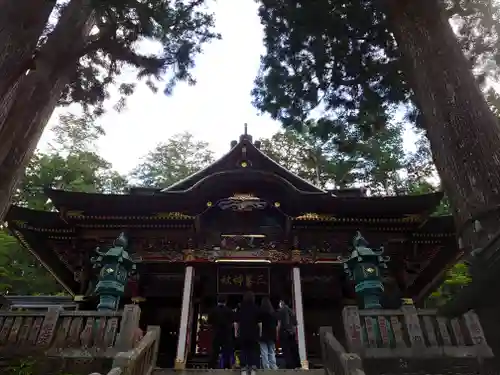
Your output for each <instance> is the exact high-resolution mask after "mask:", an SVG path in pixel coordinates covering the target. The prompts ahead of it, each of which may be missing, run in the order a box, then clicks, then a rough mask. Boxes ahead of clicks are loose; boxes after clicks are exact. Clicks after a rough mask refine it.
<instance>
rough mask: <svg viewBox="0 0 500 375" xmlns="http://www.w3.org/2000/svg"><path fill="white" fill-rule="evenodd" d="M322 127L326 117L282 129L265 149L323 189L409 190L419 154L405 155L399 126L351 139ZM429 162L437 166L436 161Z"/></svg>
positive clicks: (426, 176)
mask: <svg viewBox="0 0 500 375" xmlns="http://www.w3.org/2000/svg"><path fill="white" fill-rule="evenodd" d="M321 126H322V124H321V123H320V122H313V121H307V122H306V123H305V124H304V125H303V126H302V131H300V132H298V131H296V130H293V129H288V130H286V131H284V132H279V133H277V134H275V135H274V136H273V137H271V138H270V139H263V140H262V146H261V150H262V151H263V152H264V153H266V154H267V155H268V156H269V157H271V158H272V159H274V160H275V161H276V162H278V163H279V164H280V165H282V166H283V167H285V168H287V169H288V170H290V171H291V172H293V173H295V174H296V175H298V176H300V177H302V178H304V179H305V180H307V181H310V182H311V183H313V184H316V185H317V186H319V187H322V188H346V187H355V186H362V187H365V188H368V189H370V191H371V193H372V194H375V195H377V194H378V195H387V194H395V193H397V192H401V191H405V190H407V189H406V185H407V184H409V182H408V178H405V177H404V176H405V175H406V176H408V175H409V173H408V168H410V166H411V162H412V161H413V159H415V156H414V155H413V153H412V154H408V155H406V154H405V152H404V150H403V140H402V134H401V131H400V129H399V128H398V127H395V126H388V127H386V128H385V129H382V130H380V131H379V132H377V133H376V134H374V136H373V137H370V138H367V139H362V140H360V141H359V142H354V143H349V142H339V139H338V138H337V137H336V138H332V137H329V136H328V135H327V136H325V135H324V134H322V129H321ZM346 129H347V128H346ZM346 129H344V130H346ZM354 132H355V129H352V133H351V134H349V135H348V136H349V137H353V136H354ZM346 139H347V136H346V137H345V138H344V140H346ZM429 163H430V165H431V166H433V165H432V161H429ZM429 176H430V175H425V176H424V174H423V173H422V174H421V176H420V177H421V178H422V180H423V181H426V180H427V178H428V177H429ZM424 177H425V178H424Z"/></svg>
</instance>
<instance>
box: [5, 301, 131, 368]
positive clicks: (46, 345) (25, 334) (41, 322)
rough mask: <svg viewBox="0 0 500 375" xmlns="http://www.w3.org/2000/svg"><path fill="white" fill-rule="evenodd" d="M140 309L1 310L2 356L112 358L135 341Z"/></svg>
mask: <svg viewBox="0 0 500 375" xmlns="http://www.w3.org/2000/svg"><path fill="white" fill-rule="evenodd" d="M139 315H140V309H139V307H138V306H133V305H127V306H125V309H124V310H123V311H68V310H63V309H61V308H58V307H50V308H49V309H48V310H47V311H0V356H1V357H3V358H11V357H27V356H49V357H64V358H74V359H78V358H108V359H112V358H114V357H115V355H116V354H117V353H118V352H121V351H126V350H129V349H131V348H132V347H133V344H134V339H135V338H134V334H135V332H136V331H137V329H138V322H139Z"/></svg>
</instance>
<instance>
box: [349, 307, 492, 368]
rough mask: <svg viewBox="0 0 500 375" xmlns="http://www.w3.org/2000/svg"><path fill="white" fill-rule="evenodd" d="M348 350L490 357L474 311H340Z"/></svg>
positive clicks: (389, 355)
mask: <svg viewBox="0 0 500 375" xmlns="http://www.w3.org/2000/svg"><path fill="white" fill-rule="evenodd" d="M343 321H344V328H345V332H346V339H347V346H348V350H349V351H351V352H354V353H358V354H359V355H360V356H361V357H363V358H384V357H385V358H394V357H400V358H401V357H411V358H415V357H426V358H427V357H458V358H463V357H480V358H489V357H493V353H492V350H491V348H490V347H489V346H488V344H487V342H486V339H485V337H484V332H483V329H482V327H481V323H480V321H479V318H478V317H477V315H476V314H475V313H474V312H473V311H470V312H468V313H466V314H464V315H463V316H461V317H458V318H454V319H449V318H446V317H442V316H438V315H437V313H436V310H433V309H416V308H415V307H414V306H413V305H405V306H403V307H402V308H401V309H398V310H384V309H366V310H359V309H358V308H357V307H355V306H348V307H345V308H344V311H343Z"/></svg>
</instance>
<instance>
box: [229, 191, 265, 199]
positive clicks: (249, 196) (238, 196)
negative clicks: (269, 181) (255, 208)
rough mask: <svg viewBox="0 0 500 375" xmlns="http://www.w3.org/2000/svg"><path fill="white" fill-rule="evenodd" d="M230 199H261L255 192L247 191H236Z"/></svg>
mask: <svg viewBox="0 0 500 375" xmlns="http://www.w3.org/2000/svg"><path fill="white" fill-rule="evenodd" d="M229 199H234V200H239V201H250V200H259V198H257V197H256V196H255V195H253V194H245V193H234V194H233V196H232V197H230V198H229Z"/></svg>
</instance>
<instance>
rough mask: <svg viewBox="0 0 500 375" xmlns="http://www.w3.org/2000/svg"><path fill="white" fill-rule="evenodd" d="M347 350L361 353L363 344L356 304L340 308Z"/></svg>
mask: <svg viewBox="0 0 500 375" xmlns="http://www.w3.org/2000/svg"><path fill="white" fill-rule="evenodd" d="M342 320H343V322H344V330H345V338H346V343H347V350H348V351H349V352H353V353H358V354H360V353H362V352H363V350H364V348H365V346H364V337H363V329H362V326H361V319H360V317H359V310H358V307H357V306H346V307H344V309H343V310H342Z"/></svg>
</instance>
